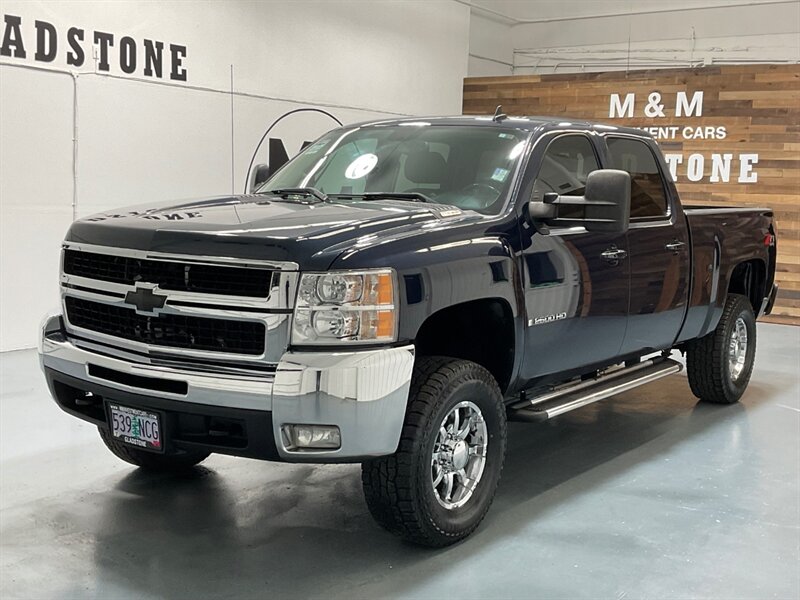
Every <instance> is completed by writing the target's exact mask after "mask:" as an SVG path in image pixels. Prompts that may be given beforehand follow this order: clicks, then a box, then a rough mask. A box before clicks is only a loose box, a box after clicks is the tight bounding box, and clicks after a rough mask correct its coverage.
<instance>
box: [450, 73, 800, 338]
mask: <svg viewBox="0 0 800 600" xmlns="http://www.w3.org/2000/svg"><path fill="white" fill-rule="evenodd" d="M697 91H702V92H703V101H702V104H703V107H702V115H701V116H698V115H697V114H691V115H689V116H687V111H686V110H683V111H682V115H681V116H676V107H677V105H678V104H677V97H676V95H677V93H678V92H684V93H685V94H686V98H687V100H689V101H691V100H692V98H693V97H694V93H695V92H697ZM653 92H656V93H658V94H659V95H660V97H659V98H658V100H657V102H655V103H654V104H652V105H651V106H650V108H649V111H647V112H646V109H647V108H648V103H649V101H650V100H656V97H651V96H650V95H651V94H652V93H653ZM629 93H634V94H635V101H634V107H633V114H632V115H631V116H630V117H629V116H627V111H625V113H624V117H620V116H618V114H619V111H616V110H615V112H614V116H613V118H612V117H610V116H609V110H610V103H611V95H612V94H619V100H620V103H624V101H625V99H626V95H627V94H629ZM498 104H502V105H503V111H504V112H506V113H507V114H509V115H548V116H562V115H563V116H564V117H565V119H566V120H568V118H569V117H573V118H584V119H590V120H595V121H601V122H607V123H609V124H611V125H626V126H634V127H662V128H666V127H670V126H672V127H676V128H677V129H675V130H673V131H674V137H673V131H669V132H667V131H662V132H659V133H658V134H655V133H654V135H656V137H657V138H658V139H659V143H660V145H661V147H662V149H663V150H664V153H665V154H679V155H682V156H683V163H682V164H680V165H677V168H676V171H677V186H678V190H679V191H680V194H681V198H682V199H683V200H684V202H686V203H690V204H703V205H731V206H737V205H738V206H768V207H771V208H773V209H774V211H775V221H776V228H777V231H778V240H779V241H778V273H777V279H778V284H779V286H780V294H779V296H778V301H777V303H776V306H775V309H774V310H773V314H772V316H771V317H769V318H767V320H771V321H775V322H783V323H793V324H800V65H746V66H745V65H735V66H721V67H706V68H699V69H686V70H684V69H663V70H649V71H636V72H628V73H624V72H619V71H617V72H608V73H580V74H575V73H571V74H563V75H558V74H557V75H533V76H507V77H472V78H467V79H465V80H464V106H463V108H464V114H492V113H493V112H494V109H495V107H496V106H497V105H498ZM659 105H661V106H662V107H663V108H662V109H661V110H662V112H663V115H664V116H663V117H662V116H648V113H649V115H658V111H659ZM684 106H685V104H684ZM695 112H696V111H695ZM698 127H700V128H702V133H703V137H701V138H698V139H694V137H693V136H694V135H696V131H697V128H698ZM707 127H709V128H714V135H713V138H712V139H709V138H710V137H711V136H708V137H707V136H706V132H705V128H707ZM719 127H724V134H725V135H724V139H715V138H717V137H719V130H718V129H717V128H719ZM686 128H689V129H688V130H686ZM687 135H688V137H687ZM694 154H701V155H702V156H703V159H702V160H703V162H704V170H703V173H702V178H700V180H698V181H690V180H689V178H688V167H689V165H688V162H689V160H690V156H691V155H694ZM713 154H721V155H724V154H732V155H733V156H732V160H731V168H730V179H729V181H728V182H724V181H723V180H722V179H723V177H720V178H719V179H720V181H717V182H712V174H713V173H712V169H711V167H712V161H713V160H714V159H713V157H712V155H713ZM742 154H749V155H752V154H757V155H758V162H757V163H755V164H753V165H752V170H753V172H754V173H756V174H757V181H755V182H750V183H743V182H740V181H739V177H740V175H741V173H740V169H741V161H740V155H742ZM717 160H718V161H724V157H718V158H717ZM745 160H747V159H746V157H745ZM676 161H677V159H676ZM692 161H693V165H694V167H697V166H698V164H699V159H697V158H696V157H695V158H694V159H692ZM698 174H699V170H697V169H696V170H695V172H694V174H693V177H694V178H695V179H696V178H697V176H698ZM720 175H721V174H720ZM748 178H749V179H752V174H750V175H748V174H746V173H745V175H744V179H748Z"/></svg>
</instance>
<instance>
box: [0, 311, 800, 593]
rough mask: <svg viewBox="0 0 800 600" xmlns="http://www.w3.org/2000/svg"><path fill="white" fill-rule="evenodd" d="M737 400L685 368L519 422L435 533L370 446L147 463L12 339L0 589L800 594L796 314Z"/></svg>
mask: <svg viewBox="0 0 800 600" xmlns="http://www.w3.org/2000/svg"><path fill="white" fill-rule="evenodd" d="M759 336H760V339H759V351H758V359H757V365H756V370H755V373H754V375H753V379H752V381H751V383H750V387H749V389H748V391H747V393H746V395H745V397H744V399H743V401H742V403H741V404H739V405H736V406H729V407H720V406H706V405H700V404H697V403H696V402H695V399H694V397H693V396H692V395H691V392H690V391H689V387H688V384H687V382H686V379H685V375H683V374H681V375H675V376H672V377H670V378H668V379H665V380H662V381H660V382H657V383H654V384H651V385H650V386H648V387H645V388H640V389H638V390H634V391H632V392H628V393H626V394H623V395H621V396H619V397H617V398H614V399H612V400H609V401H605V402H601V403H599V404H597V405H594V406H590V407H587V408H584V409H582V410H580V411H577V412H573V413H570V414H568V415H565V416H563V417H560V418H558V419H557V420H554V421H552V422H548V423H545V424H542V425H527V424H516V423H515V424H512V426H511V430H510V440H509V442H510V443H509V456H508V459H507V462H506V468H505V471H504V473H503V480H502V481H501V483H500V488H499V491H498V496H497V499H496V500H495V503H494V506H493V507H492V510H491V511H490V513H489V515H488V517H487V518H486V520H485V521H484V523H483V525H482V526H481V527H480V529H479V530H478V531H477V533H476V534H475V535H473V536H472V537H471V538H470V539H468V540H467V541H466V542H464V543H462V544H460V545H458V546H455V547H451V548H448V549H445V550H439V551H431V550H426V549H421V548H417V547H413V546H410V545H406V544H403V543H401V542H400V541H398V540H396V539H395V538H394V537H392V536H391V535H389V534H386V533H384V532H383V531H382V530H381V529H379V528H378V527H377V526H376V525H374V524H373V522H372V520H371V519H370V517H369V515H368V513H367V511H366V508H365V506H364V503H363V500H362V498H361V489H360V481H359V467H358V466H357V465H341V466H293V465H285V464H270V463H262V462H256V461H249V460H245V459H237V458H231V457H222V456H214V457H211V458H210V459H209V460H208V461H207V462H206V463H205V464H204V467H203V468H199V469H197V470H196V472H195V473H194V474H192V475H191V476H187V477H184V478H181V479H170V478H167V477H161V476H153V475H148V474H144V473H140V472H138V471H136V470H135V469H134V468H132V467H130V466H128V465H126V464H124V463H122V462H120V461H118V460H117V459H116V458H114V457H113V456H112V455H111V454H109V453H108V452H107V451H106V450H105V448H104V447H103V446H102V444H101V442H100V440H99V439H98V438H97V434H96V431H95V430H94V429H93V428H92V427H90V426H89V425H87V424H84V423H82V422H80V421H77V420H75V419H72V418H70V417H67V416H66V415H64V414H62V413H61V412H60V411H59V410H58V409H57V408H56V407H55V405H54V404H52V402H51V401H50V399H49V397H48V395H47V391H46V389H45V386H44V382H43V380H42V377H41V375H40V373H39V371H38V364H37V361H36V355H35V353H34V352H32V351H23V352H15V353H9V354H4V355H0V361H2V372H1V373H0V375H1V376H2V380H1V382H2V398H1V399H0V467H1V469H2V471H1V473H0V477H1V479H0V483H1V485H2V487H1V490H0V491H1V492H2V498H1V502H0V543H1V544H2V546H1V548H0V569H2V571H1V573H0V575H1V581H0V596H1V597H2V598H3V599H9V598H17V597H19V598H32V597H35V598H73V597H95V598H104V599H105V598H163V597H169V598H202V597H217V598H219V597H254V596H257V595H259V596H263V597H277V598H284V597H292V598H307V597H318V598H322V597H324V598H339V597H343V598H354V597H355V598H377V597H403V598H447V597H459V598H498V597H500V598H530V597H541V598H617V599H622V598H625V597H630V598H647V597H652V598H660V599H661V598H759V599H760V598H787V599H788V598H792V599H797V598H798V597H800V574H799V573H798V565H800V550H799V545H800V503H799V500H798V499H799V497H800V496H799V495H798V479H800V445H799V440H800V375H799V373H800V370H799V369H800V328H792V327H788V326H779V325H765V324H760V325H759Z"/></svg>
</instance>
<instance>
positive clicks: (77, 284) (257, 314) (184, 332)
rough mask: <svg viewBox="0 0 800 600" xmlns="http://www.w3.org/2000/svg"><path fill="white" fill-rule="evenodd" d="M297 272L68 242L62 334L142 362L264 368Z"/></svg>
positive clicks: (280, 332)
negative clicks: (64, 333)
mask: <svg viewBox="0 0 800 600" xmlns="http://www.w3.org/2000/svg"><path fill="white" fill-rule="evenodd" d="M297 278H298V272H297V265H296V264H294V263H287V262H271V261H252V260H238V259H229V258H217V257H201V256H187V255H174V254H162V253H156V252H145V251H139V250H127V249H120V248H106V247H98V246H89V245H83V244H75V243H66V244H65V245H64V252H63V254H62V270H61V294H62V301H63V308H64V317H65V325H66V328H67V334H68V335H69V336H70V337H71V338H72V339H73V342H74V343H76V344H78V345H81V344H83V345H84V346H85V347H87V349H88V348H89V347H91V348H92V349H93V350H96V349H98V348H101V349H102V350H103V351H104V352H108V353H110V354H114V355H116V356H119V357H125V358H128V359H130V358H131V357H136V360H138V361H143V362H149V363H155V362H157V361H164V360H168V361H170V362H173V363H175V364H186V365H187V366H189V365H191V366H192V368H198V365H203V364H205V365H207V367H208V369H209V370H213V369H214V368H215V366H217V365H218V366H219V367H220V368H223V367H224V368H237V369H240V368H245V369H247V368H252V369H254V370H258V371H260V372H263V370H264V368H267V369H268V368H269V367H270V365H274V364H277V362H278V361H279V360H280V357H281V355H282V354H283V352H284V351H285V350H286V347H287V345H288V335H289V319H290V317H291V309H292V307H293V304H294V294H295V291H296V286H297ZM143 300H145V301H143ZM199 368H204V367H199Z"/></svg>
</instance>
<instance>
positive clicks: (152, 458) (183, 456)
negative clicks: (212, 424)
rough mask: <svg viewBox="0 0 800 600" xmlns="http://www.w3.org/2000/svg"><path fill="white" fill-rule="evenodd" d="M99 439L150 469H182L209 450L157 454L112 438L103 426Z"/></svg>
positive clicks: (125, 456) (139, 464)
mask: <svg viewBox="0 0 800 600" xmlns="http://www.w3.org/2000/svg"><path fill="white" fill-rule="evenodd" d="M97 429H98V431H99V432H100V439H102V440H103V443H104V444H105V445H106V447H107V448H108V449H109V450H111V452H112V453H113V454H114V455H115V456H116V457H117V458H121V459H122V460H124V461H125V462H127V463H130V464H132V465H136V466H137V467H141V468H142V469H147V470H150V471H183V470H186V469H191V468H192V467H193V466H195V465H197V464H199V463H201V462H203V461H204V460H205V459H206V458H208V455H209V454H210V453H209V452H181V453H180V454H157V453H155V452H148V451H146V450H137V449H136V448H132V447H130V446H128V445H127V444H123V443H122V442H120V441H119V440H116V439H114V437H113V436H112V435H111V432H110V431H109V430H108V429H107V428H105V427H98V428H97Z"/></svg>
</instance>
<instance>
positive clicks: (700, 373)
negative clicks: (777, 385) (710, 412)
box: [686, 294, 756, 404]
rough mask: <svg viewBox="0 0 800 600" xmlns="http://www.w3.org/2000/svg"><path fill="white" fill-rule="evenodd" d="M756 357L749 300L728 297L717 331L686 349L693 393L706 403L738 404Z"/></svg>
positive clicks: (753, 327) (731, 295) (687, 368)
mask: <svg viewBox="0 0 800 600" xmlns="http://www.w3.org/2000/svg"><path fill="white" fill-rule="evenodd" d="M755 356H756V317H755V315H754V314H753V308H752V306H751V305H750V300H748V299H747V297H746V296H741V295H739V294H730V295H729V296H728V299H727V301H726V302H725V308H724V310H723V311H722V317H720V320H719V323H718V324H717V328H716V329H715V330H714V331H712V332H711V333H709V334H708V335H706V336H704V337H702V338H700V339H699V340H695V341H694V342H693V343H692V344H691V345H690V346H689V347H688V348H687V352H686V370H687V372H688V375H689V385H690V386H691V388H692V392H693V393H694V395H695V396H697V397H698V398H700V399H701V400H703V401H705V402H713V403H716V404H733V403H734V402H738V401H739V398H741V397H742V394H744V390H745V389H746V388H747V383H748V382H749V381H750V375H751V374H752V372H753V363H754V362H755Z"/></svg>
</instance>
